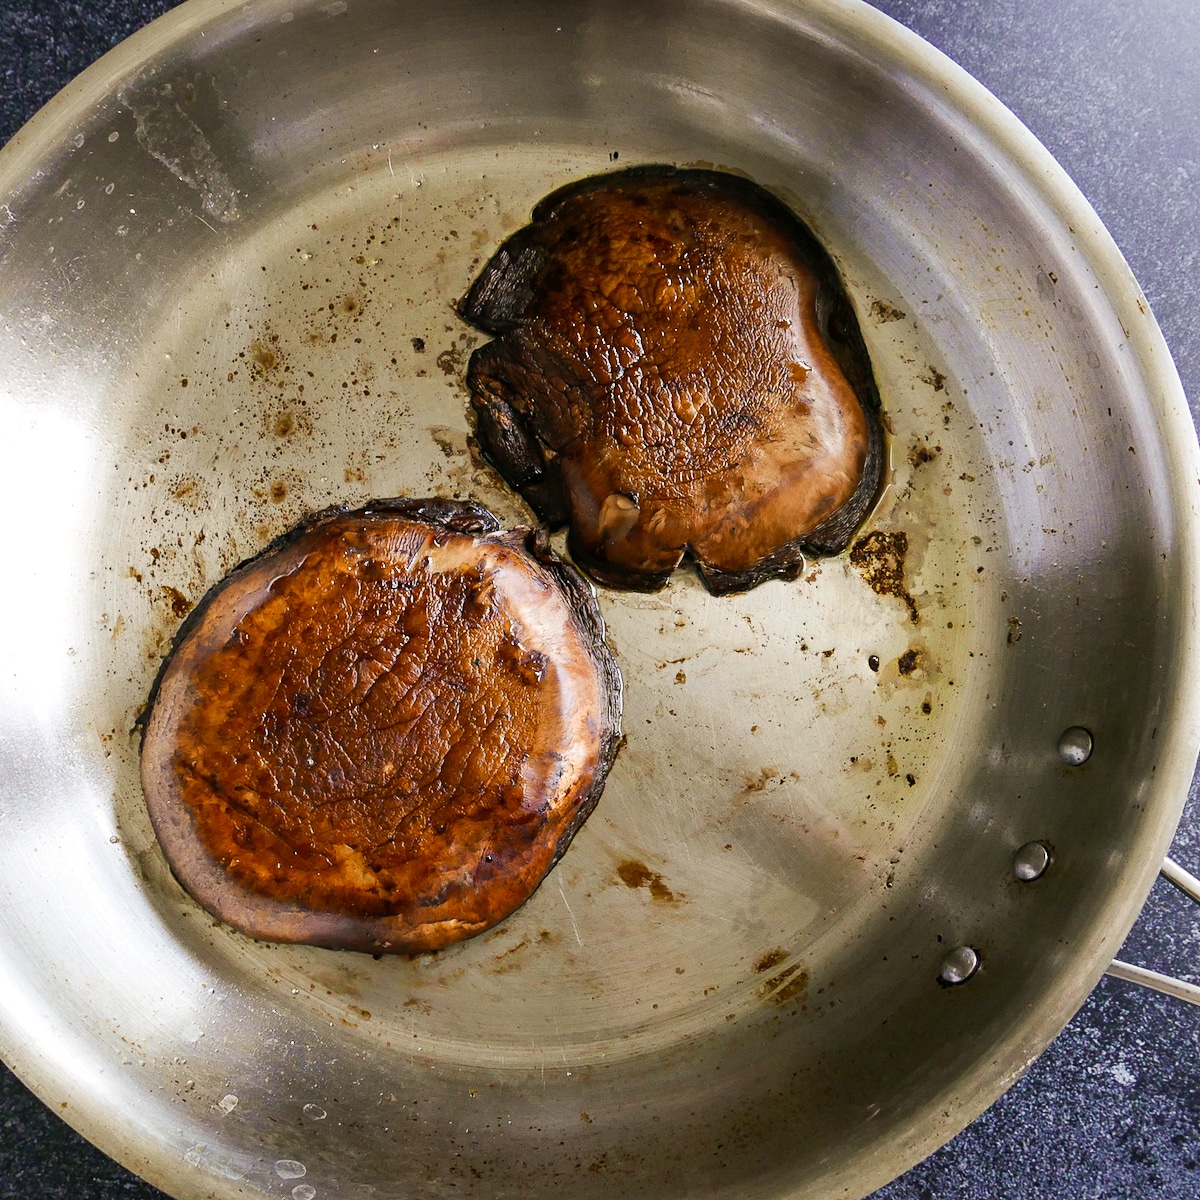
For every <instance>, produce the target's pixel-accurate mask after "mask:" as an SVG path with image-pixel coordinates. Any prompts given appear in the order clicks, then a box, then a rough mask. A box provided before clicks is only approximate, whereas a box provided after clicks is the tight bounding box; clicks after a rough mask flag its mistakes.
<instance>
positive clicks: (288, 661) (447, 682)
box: [142, 500, 621, 953]
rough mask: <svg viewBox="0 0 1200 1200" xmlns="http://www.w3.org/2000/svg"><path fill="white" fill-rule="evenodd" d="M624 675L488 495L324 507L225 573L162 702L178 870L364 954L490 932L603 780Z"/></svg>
mask: <svg viewBox="0 0 1200 1200" xmlns="http://www.w3.org/2000/svg"><path fill="white" fill-rule="evenodd" d="M620 687H621V685H620V676H619V674H618V672H617V668H616V665H615V663H614V662H613V659H612V656H611V655H610V653H609V652H608V649H607V648H606V646H605V644H604V638H603V625H602V622H601V619H600V616H599V613H598V611H597V609H596V607H595V600H594V597H593V596H592V594H591V590H590V588H588V586H587V584H586V583H584V581H583V580H582V579H581V578H580V577H579V576H578V574H577V573H576V572H574V571H573V570H572V569H571V568H570V567H568V566H567V565H565V564H564V563H562V562H561V561H559V560H558V559H557V558H556V557H555V556H554V555H553V554H552V553H551V552H550V551H549V550H548V549H547V548H546V547H545V546H544V544H542V543H541V542H540V541H538V540H537V539H536V538H535V536H534V535H533V534H531V533H530V532H529V531H528V530H515V531H513V532H510V533H502V532H498V526H497V523H496V521H495V519H494V518H493V517H492V516H491V515H490V514H489V513H487V512H486V511H485V510H484V509H481V508H479V507H478V506H477V505H474V504H465V503H456V502H452V501H442V500H427V501H382V502H377V503H375V504H373V505H371V506H369V507H368V508H365V509H360V510H358V511H355V512H346V511H343V510H335V511H330V512H327V513H323V514H320V515H318V516H317V517H314V518H312V519H310V520H309V521H308V522H306V523H305V524H303V525H302V526H301V527H300V528H299V529H297V530H296V531H295V532H294V533H292V534H290V535H288V536H287V537H286V538H284V539H281V540H280V542H278V543H276V544H275V545H273V546H271V547H269V548H268V549H267V550H266V551H265V552H264V553H263V554H262V555H260V556H259V557H258V558H255V559H253V560H251V561H250V562H248V563H246V564H245V565H243V566H242V567H239V568H238V569H237V570H236V571H234V572H233V573H232V574H231V575H230V576H229V577H228V578H227V579H226V580H225V581H224V582H223V583H221V584H220V585H218V586H217V587H216V588H214V589H213V590H212V591H211V592H210V593H209V594H208V596H207V597H206V598H205V599H204V600H203V601H202V602H201V604H200V605H199V607H198V608H197V609H196V611H195V612H194V613H193V614H192V616H191V617H190V618H189V620H188V621H187V622H186V623H185V625H184V627H183V628H182V629H181V631H180V635H179V637H178V639H177V641H176V645H175V648H174V650H173V652H172V654H171V657H170V658H169V660H168V661H167V663H166V664H165V665H164V667H163V670H162V672H161V673H160V676H159V680H158V683H157V684H156V687H155V691H154V693H153V695H152V697H151V702H150V705H149V707H148V710H147V717H146V727H145V736H144V740H143V745H142V782H143V787H144V790H145V794H146V800H147V804H148V807H149V810H150V815H151V818H152V820H153V823H154V828H155V831H156V833H157V834H158V837H159V840H160V842H161V843H162V846H163V848H164V850H165V851H166V854H167V857H168V859H169V860H170V863H171V866H172V868H173V869H174V871H175V874H176V876H177V877H178V878H179V880H180V882H181V883H182V884H183V886H184V887H185V888H186V889H187V890H188V891H189V892H191V893H192V895H193V896H194V897H195V898H196V899H197V900H198V901H199V902H200V903H201V904H202V905H204V907H205V908H207V909H208V910H209V911H210V912H211V913H213V914H214V915H215V916H217V917H219V918H220V919H221V920H223V921H225V922H227V923H228V924H230V925H233V926H235V927H236V928H238V929H241V930H242V931H243V932H245V933H248V934H250V935H251V936H253V937H257V938H262V939H265V940H271V941H284V942H308V943H312V944H315V945H319V946H329V947H335V948H347V949H355V950H366V951H372V952H383V951H404V952H410V953H411V952H417V951H425V950H436V949H438V948H440V947H442V946H446V945H448V944H449V943H451V942H455V941H458V940H461V939H462V938H466V937H470V936H472V935H474V934H476V933H480V932H481V931H483V930H484V929H487V928H488V927H490V926H491V925H494V924H495V923H496V922H497V921H499V920H501V919H502V918H504V917H505V916H507V915H508V914H509V913H511V912H512V911H513V910H514V909H515V908H517V907H518V906H519V905H520V904H521V903H523V902H524V901H525V900H526V899H527V898H528V897H529V896H530V895H531V894H532V892H533V891H534V890H535V889H536V888H537V886H538V884H539V883H540V882H541V880H542V879H543V877H544V876H545V874H546V873H547V871H549V869H550V868H551V867H552V866H553V865H554V863H555V862H556V861H557V859H558V858H559V856H560V855H561V854H562V853H563V852H564V851H565V850H566V848H567V845H568V843H569V842H570V840H571V838H572V837H573V836H574V834H575V832H576V830H578V828H579V827H580V826H581V825H582V823H583V821H584V820H585V819H586V817H587V815H588V813H589V812H590V811H591V809H592V807H593V806H594V805H595V803H596V801H597V799H598V798H599V795H600V792H601V789H602V788H603V785H604V779H605V776H606V774H607V772H608V769H609V766H610V765H611V763H612V760H613V758H614V756H615V753H616V748H617V742H618V737H619V729H618V726H619V711H620Z"/></svg>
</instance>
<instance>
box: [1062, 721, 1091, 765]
mask: <svg viewBox="0 0 1200 1200" xmlns="http://www.w3.org/2000/svg"><path fill="white" fill-rule="evenodd" d="M1093 744H1094V743H1093V742H1092V735H1091V733H1089V732H1088V730H1086V729H1084V727H1083V726H1082V725H1072V726H1071V728H1070V729H1065V730H1063V735H1062V737H1060V738H1059V739H1058V756H1059V758H1061V759H1062V760H1063V762H1065V763H1066V764H1067V766H1068V767H1082V766H1083V764H1084V763H1085V762H1087V760H1088V759H1089V758H1091V757H1092V746H1093Z"/></svg>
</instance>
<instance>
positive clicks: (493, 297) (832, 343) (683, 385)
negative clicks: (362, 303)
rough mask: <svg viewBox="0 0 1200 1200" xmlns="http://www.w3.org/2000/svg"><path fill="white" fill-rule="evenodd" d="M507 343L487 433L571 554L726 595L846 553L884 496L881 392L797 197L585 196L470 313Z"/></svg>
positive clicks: (559, 206)
mask: <svg viewBox="0 0 1200 1200" xmlns="http://www.w3.org/2000/svg"><path fill="white" fill-rule="evenodd" d="M461 312H462V315H463V317H464V318H465V319H466V320H467V321H470V322H471V323H472V324H474V325H476V326H477V327H478V328H480V329H483V330H485V331H486V332H488V333H492V334H495V335H496V337H495V339H494V340H493V341H491V342H489V343H487V344H486V345H484V346H482V347H480V348H479V349H478V350H476V351H475V353H474V354H473V355H472V356H471V362H470V367H469V371H468V376H467V380H468V383H469V385H470V390H471V396H472V403H473V406H474V408H475V412H476V414H477V431H478V436H479V441H480V443H481V445H482V447H483V449H484V452H485V453H486V454H487V455H488V457H489V458H490V459H491V461H492V462H493V463H494V464H495V465H496V467H497V469H498V470H499V471H500V473H501V474H502V475H503V476H504V477H505V479H506V480H507V481H508V482H509V483H510V484H511V485H512V486H513V487H515V488H517V489H518V490H519V491H520V492H521V494H522V495H523V496H524V497H525V499H526V500H527V501H528V502H529V503H530V505H531V506H532V507H533V509H534V510H535V511H536V512H537V514H538V516H539V517H541V518H542V520H543V521H545V522H547V523H548V524H549V525H551V526H559V525H563V524H569V525H570V540H569V545H570V549H571V553H572V556H573V557H574V558H575V560H576V561H577V562H578V563H579V564H580V565H582V566H583V567H584V568H585V569H586V570H587V571H589V572H590V573H591V574H592V575H594V576H595V577H596V578H597V579H600V580H602V581H603V582H605V583H608V584H612V585H614V586H617V587H626V588H634V589H638V590H645V591H652V590H655V589H657V588H660V587H662V586H663V585H664V584H665V583H666V581H667V580H668V579H669V578H670V575H671V572H672V571H673V570H674V569H675V567H676V566H678V565H679V563H680V561H681V560H682V559H683V557H684V556H685V555H688V556H690V557H691V558H692V559H694V561H695V563H696V566H697V569H698V570H699V572H700V576H701V578H702V579H703V580H704V582H705V584H706V585H707V586H708V588H709V589H710V590H711V591H713V592H729V591H739V590H745V589H746V588H750V587H753V586H754V585H755V584H758V583H761V582H762V581H763V580H764V579H768V578H770V577H772V576H776V575H788V574H793V573H795V572H796V571H797V570H799V569H801V568H802V567H803V564H804V555H805V553H813V554H833V553H837V552H838V551H840V550H842V549H843V548H844V547H845V546H846V544H847V543H848V541H849V539H850V537H851V535H852V534H853V532H854V530H855V528H856V527H857V526H858V524H859V522H860V521H862V519H863V517H864V516H865V515H866V513H867V511H868V510H869V508H870V506H871V504H872V502H873V500H874V497H875V495H876V492H877V490H878V487H879V479H880V473H881V470H882V466H883V441H882V434H881V431H880V423H879V416H878V413H879V393H878V391H877V389H876V386H875V380H874V376H873V374H872V371H871V364H870V360H869V359H868V357H867V351H866V347H865V345H864V343H863V339H862V334H861V332H860V330H859V326H858V322H857V320H856V318H855V315H854V310H853V308H852V307H851V305H850V302H849V300H848V299H847V296H846V292H845V290H844V288H843V287H842V284H841V281H840V279H839V278H838V274H837V271H836V269H835V268H834V266H833V263H832V260H831V259H830V257H829V255H828V254H827V253H826V251H825V250H824V249H823V248H822V247H821V245H820V244H819V243H818V242H817V240H816V238H815V237H814V236H813V234H812V233H811V231H810V230H809V229H808V228H807V226H805V225H804V223H803V222H802V221H801V220H800V219H799V218H798V217H797V216H796V215H795V214H794V213H792V212H791V211H790V210H789V209H788V208H787V207H786V206H785V205H784V204H782V203H781V202H780V201H779V200H777V199H775V197H773V196H772V195H770V194H769V193H768V192H766V191H765V190H764V189H762V188H760V187H758V186H757V185H756V184H754V183H751V182H749V181H747V180H745V179H742V178H740V177H737V176H734V175H729V174H724V173H720V172H716V171H700V170H677V169H675V168H672V167H664V166H647V167H635V168H633V169H631V170H627V171H622V172H619V173H614V174H610V175H602V176H596V177H593V178H589V179H584V180H581V181H579V182H577V183H573V184H570V185H569V186H567V187H564V188H562V189H560V190H559V191H557V192H554V193H553V194H552V195H550V196H549V197H547V198H546V199H545V200H543V201H542V202H541V203H540V204H539V205H538V206H537V207H536V208H535V209H534V212H533V223H532V224H530V225H527V226H526V227H525V228H524V229H521V230H518V232H517V233H515V234H513V236H512V237H510V238H509V239H508V240H507V241H506V242H505V243H504V244H503V245H502V246H501V247H500V249H499V250H498V251H497V252H496V254H495V255H494V256H493V257H492V259H491V261H490V262H489V263H488V264H487V266H486V267H484V269H483V271H482V273H481V274H480V276H479V278H478V279H477V280H476V281H475V283H474V284H473V286H472V287H471V290H470V292H469V293H468V295H467V297H466V299H465V300H464V301H463V303H462V305H461Z"/></svg>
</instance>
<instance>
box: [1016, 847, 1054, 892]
mask: <svg viewBox="0 0 1200 1200" xmlns="http://www.w3.org/2000/svg"><path fill="white" fill-rule="evenodd" d="M1049 865H1050V851H1049V850H1047V849H1046V847H1045V846H1043V845H1042V843H1041V842H1026V843H1025V845H1023V846H1022V847H1021V848H1020V850H1018V851H1017V852H1016V853H1015V854H1014V855H1013V861H1012V870H1013V874H1014V875H1015V876H1016V877H1017V878H1018V879H1019V880H1020V881H1021V882H1022V883H1032V882H1033V880H1035V879H1038V878H1040V877H1041V875H1042V873H1043V872H1044V871H1045V869H1046V868H1047V867H1048V866H1049Z"/></svg>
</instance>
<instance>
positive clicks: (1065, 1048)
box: [0, 0, 1200, 1200]
mask: <svg viewBox="0 0 1200 1200" xmlns="http://www.w3.org/2000/svg"><path fill="white" fill-rule="evenodd" d="M876 6H877V7H878V8H881V9H882V10H883V11H885V12H887V13H888V14H889V15H891V16H892V17H894V18H895V19H896V20H898V21H900V22H902V23H903V24H905V25H907V26H908V27H909V28H910V29H913V30H915V31H916V32H917V33H919V34H921V35H922V36H923V37H925V38H926V39H928V40H929V41H931V42H932V43H933V44H934V45H935V46H937V47H938V48H939V49H941V50H943V51H944V52H945V53H947V54H948V55H950V57H951V58H953V59H955V60H956V61H957V62H959V63H960V64H961V65H962V66H964V67H966V69H967V70H968V71H970V72H971V73H972V74H973V75H975V76H976V77H977V78H978V79H980V80H982V82H983V83H984V84H985V85H986V86H987V87H989V88H990V89H991V90H992V91H993V92H994V93H995V94H996V95H997V96H999V97H1000V99H1001V100H1003V101H1004V102H1005V103H1006V104H1008V105H1009V107H1010V108H1012V109H1013V110H1014V111H1015V112H1016V114H1017V116H1019V117H1020V118H1021V119H1022V120H1023V121H1024V122H1025V124H1026V125H1028V126H1029V128H1030V129H1032V130H1033V132H1034V133H1035V134H1037V136H1038V137H1039V138H1040V139H1041V140H1042V142H1043V143H1044V144H1045V145H1046V146H1047V147H1048V148H1049V149H1050V151H1051V152H1052V153H1053V154H1054V155H1055V156H1056V157H1057V158H1058V160H1059V162H1061V163H1062V164H1063V166H1064V167H1065V168H1066V169H1067V171H1068V172H1069V173H1070V175H1071V176H1072V177H1073V178H1074V180H1075V182H1076V183H1077V184H1078V185H1079V187H1080V188H1081V189H1082V190H1083V192H1084V194H1085V195H1086V196H1087V197H1088V199H1089V200H1090V201H1091V202H1092V204H1093V205H1094V206H1095V208H1096V210H1097V211H1098V212H1099V214H1100V217H1101V219H1102V220H1103V221H1104V222H1105V224H1106V225H1107V226H1108V229H1109V231H1110V232H1111V233H1112V235H1113V237H1114V238H1115V240H1116V242H1117V244H1118V245H1119V246H1120V247H1121V249H1122V251H1123V252H1124V254H1125V257H1126V258H1127V259H1128V261H1129V263H1130V265H1131V266H1132V268H1133V271H1134V274H1135V275H1136V276H1137V278H1138V281H1139V283H1140V284H1141V286H1142V289H1143V290H1144V292H1145V294H1146V295H1147V296H1148V297H1149V298H1150V301H1151V304H1152V305H1153V308H1154V312H1155V314H1156V316H1157V317H1158V321H1159V324H1160V325H1161V326H1162V329H1163V333H1164V334H1165V335H1166V339H1167V343H1168V344H1169V346H1170V347H1171V351H1172V353H1173V354H1174V356H1175V361H1176V363H1177V365H1178V367H1179V372H1180V374H1181V376H1182V377H1183V384H1184V387H1185V389H1186V390H1187V392H1188V395H1189V396H1190V397H1191V398H1192V410H1193V413H1196V411H1197V408H1196V401H1197V399H1200V322H1198V321H1197V319H1196V312H1197V308H1198V301H1200V2H1198V0H1153V3H1151V2H1150V0H1053V3H1047V0H877V4H876ZM170 7H172V5H171V4H170V3H169V2H167V0H154V2H147V3H130V2H128V0H126V2H123V3H122V2H118V0H93V2H91V3H88V4H80V3H70V2H66V0H42V3H40V4H38V5H37V6H17V5H12V4H0V76H2V78H3V83H2V85H0V143H2V142H4V141H6V140H7V139H8V138H9V137H10V136H11V135H12V134H13V133H14V132H15V131H16V130H17V128H18V127H19V126H20V125H21V123H22V122H23V121H25V120H26V119H27V118H28V117H29V116H31V115H32V114H33V112H34V111H35V110H36V109H37V108H38V107H39V106H40V105H41V104H43V103H44V102H45V101H46V100H48V99H49V98H50V97H51V96H52V95H53V94H54V93H55V92H56V91H57V90H58V89H59V88H61V87H62V86H63V85H64V84H66V83H67V82H68V81H69V80H70V79H71V78H72V77H73V76H74V75H76V74H77V73H78V72H79V71H81V70H82V69H83V68H84V67H86V66H87V65H88V64H89V63H90V62H92V61H93V60H94V59H95V58H97V57H98V56H99V55H100V54H101V53H103V52H104V51H105V50H106V49H108V48H109V47H110V46H112V45H114V44H115V43H116V42H118V41H119V40H121V39H122V38H123V37H125V36H126V35H127V34H129V33H131V32H132V31H133V30H135V29H137V28H138V27H139V26H141V25H143V24H145V23H146V22H147V21H149V20H150V19H152V18H153V17H155V16H157V15H158V14H159V13H162V12H164V11H166V10H167V9H168V8H170ZM1172 853H1173V855H1174V857H1175V858H1176V859H1177V860H1178V861H1179V862H1181V863H1182V864H1183V865H1185V866H1187V867H1188V868H1189V869H1191V870H1192V871H1193V872H1200V801H1198V789H1197V786H1196V785H1195V784H1193V788H1192V794H1191V798H1190V799H1189V802H1188V806H1187V810H1186V811H1185V813H1184V817H1183V822H1182V824H1181V825H1180V829H1179V833H1178V835H1177V837H1176V840H1175V845H1174V849H1173V851H1172ZM1122 957H1123V958H1125V959H1127V960H1130V961H1133V962H1138V963H1144V964H1148V965H1153V966H1155V967H1158V968H1159V969H1162V970H1168V971H1172V972H1174V973H1176V974H1179V975H1181V976H1182V977H1184V978H1186V979H1190V980H1192V981H1193V982H1196V981H1200V913H1198V912H1197V911H1196V910H1195V909H1193V908H1192V906H1190V905H1189V904H1188V902H1187V901H1186V900H1185V899H1184V898H1183V897H1182V896H1181V895H1180V894H1179V893H1177V892H1175V891H1174V890H1173V889H1172V888H1170V887H1169V886H1168V885H1166V884H1164V883H1162V882H1161V881H1160V882H1159V883H1157V884H1156V885H1155V888H1154V891H1153V893H1152V894H1151V897H1150V900H1149V903H1148V904H1147V906H1146V909H1145V911H1144V912H1143V914H1142V917H1141V919H1140V920H1139V921H1138V923H1137V925H1136V926H1135V927H1134V930H1133V932H1132V933H1131V934H1130V937H1129V940H1128V943H1127V944H1126V946H1125V949H1124V951H1123V952H1122ZM161 1195H162V1193H161V1192H159V1191H157V1190H156V1189H155V1188H152V1187H150V1186H149V1185H148V1184H145V1183H142V1182H141V1181H140V1180H138V1179H136V1178H135V1177H134V1176H132V1175H130V1174H129V1173H128V1172H127V1171H125V1170H123V1169H122V1168H121V1167H119V1166H117V1165H116V1164H115V1163H113V1162H112V1161H110V1160H109V1159H107V1158H106V1157H105V1156H104V1155H102V1154H101V1153H99V1152H98V1151H97V1150H95V1149H93V1148H92V1147H91V1146H90V1145H89V1144H88V1143H87V1142H85V1141H84V1140H83V1139H82V1138H80V1137H79V1136H78V1135H77V1134H76V1133H75V1132H74V1131H73V1130H71V1129H70V1128H69V1127H68V1126H67V1125H65V1124H64V1123H63V1122H61V1121H60V1120H59V1119H58V1117H57V1116H55V1115H54V1114H53V1113H51V1112H50V1111H49V1110H47V1109H46V1108H44V1107H43V1106H42V1104H41V1103H40V1102H39V1101H38V1100H37V1099H35V1098H34V1097H33V1096H32V1095H31V1094H30V1093H29V1092H28V1091H26V1090H25V1088H24V1087H22V1085H21V1084H20V1083H19V1082H18V1081H17V1080H16V1079H15V1078H14V1077H13V1076H12V1075H11V1074H10V1073H9V1072H8V1071H6V1070H4V1069H3V1068H0V1198H3V1200H9V1198H13V1200H16V1198H20V1200H66V1198H67V1197H70V1198H71V1200H109V1198H110V1197H127V1198H131V1200H150V1198H151V1197H159V1196H161ZM1013 1197H1032V1198H1041V1197H1054V1198H1055V1200H1126V1198H1134V1197H1137V1198H1140V1197H1168V1198H1171V1200H1175V1198H1185V1200H1186V1198H1189V1197H1200V1008H1195V1007H1191V1006H1189V1005H1186V1004H1183V1003H1179V1002H1176V1001H1172V1000H1169V999H1167V998H1165V997H1162V996H1157V995H1154V994H1151V993H1148V992H1143V991H1140V990H1138V989H1136V988H1134V987H1132V986H1130V985H1128V984H1125V983H1120V982H1117V981H1114V980H1111V979H1106V980H1104V981H1102V982H1101V984H1100V986H1099V987H1098V988H1097V989H1096V991H1095V992H1094V993H1093V994H1092V996H1091V998H1090V999H1089V1000H1088V1002H1087V1003H1086V1004H1085V1005H1084V1006H1083V1008H1082V1009H1081V1010H1080V1012H1079V1013H1078V1014H1077V1016H1076V1017H1075V1019H1074V1020H1073V1021H1072V1022H1071V1023H1070V1024H1069V1025H1068V1026H1067V1028H1066V1029H1065V1030H1064V1031H1063V1033H1062V1035H1061V1036H1060V1037H1059V1038H1058V1040H1057V1041H1056V1042H1054V1044H1053V1045H1051V1047H1050V1048H1049V1049H1048V1050H1047V1051H1046V1053H1045V1054H1044V1055H1043V1056H1042V1057H1041V1058H1040V1059H1039V1060H1038V1061H1037V1063H1035V1064H1034V1066H1033V1067H1032V1069H1031V1070H1030V1071H1029V1073H1028V1074H1027V1075H1026V1076H1025V1077H1024V1078H1023V1079H1022V1080H1021V1081H1020V1082H1019V1083H1017V1084H1016V1086H1015V1087H1013V1088H1012V1090H1011V1091H1009V1092H1008V1094H1007V1095H1005V1096H1004V1097H1003V1098H1002V1099H1001V1100H999V1101H998V1102H997V1103H996V1104H995V1105H994V1106H993V1107H992V1108H991V1109H990V1110H989V1111H988V1112H987V1113H985V1114H984V1116H983V1117H981V1118H980V1119H979V1120H978V1121H976V1122H975V1124H974V1125H972V1126H971V1127H970V1128H969V1129H967V1130H966V1131H965V1132H964V1133H962V1134H961V1135H960V1136H959V1137H957V1138H955V1139H954V1141H952V1142H951V1143H950V1144H949V1145H948V1146H946V1147H945V1148H944V1149H942V1150H940V1151H938V1152H937V1153H936V1154H934V1155H933V1156H932V1157H931V1158H929V1159H928V1160H926V1161H925V1162H924V1163H922V1164H921V1165H920V1166H918V1167H916V1168H914V1169H913V1170H912V1171H910V1172H909V1173H908V1174H907V1175H905V1176H903V1177H902V1178H900V1179H898V1180H896V1181H895V1182H894V1183H892V1184H891V1185H889V1186H888V1187H886V1188H884V1189H883V1190H882V1191H880V1192H878V1193H876V1197H875V1200H951V1198H954V1200H1009V1198H1013Z"/></svg>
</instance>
